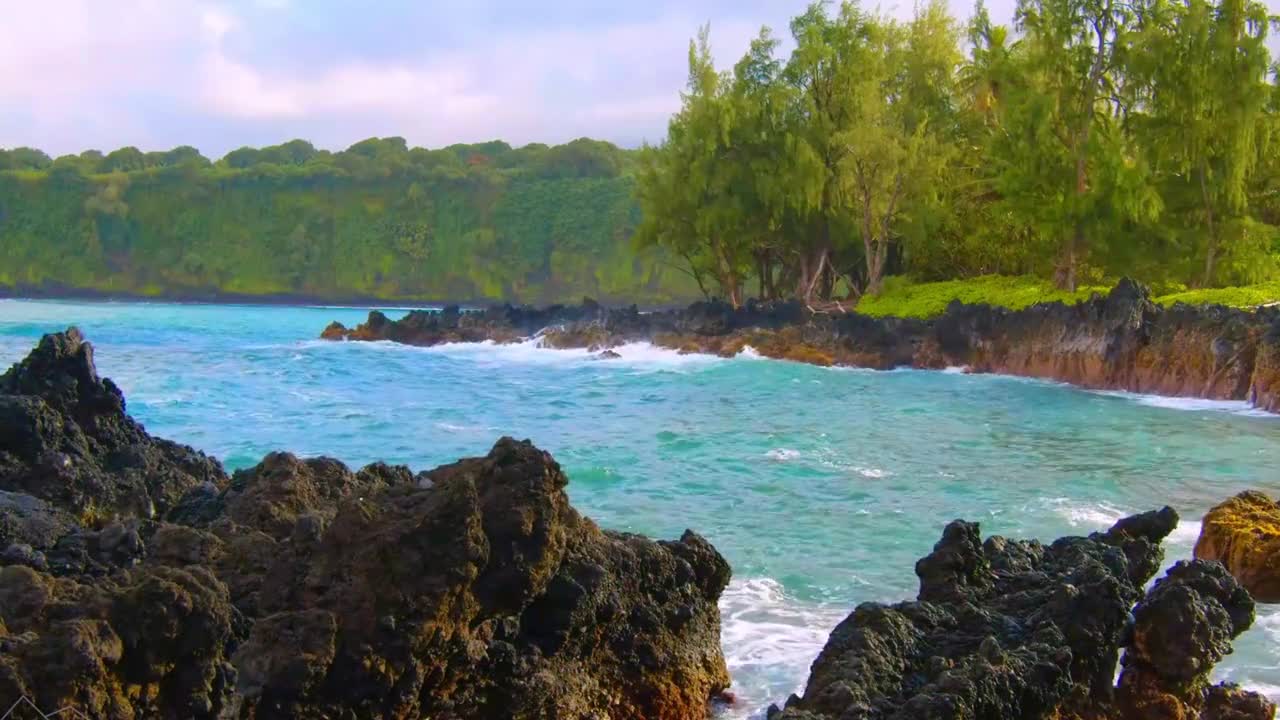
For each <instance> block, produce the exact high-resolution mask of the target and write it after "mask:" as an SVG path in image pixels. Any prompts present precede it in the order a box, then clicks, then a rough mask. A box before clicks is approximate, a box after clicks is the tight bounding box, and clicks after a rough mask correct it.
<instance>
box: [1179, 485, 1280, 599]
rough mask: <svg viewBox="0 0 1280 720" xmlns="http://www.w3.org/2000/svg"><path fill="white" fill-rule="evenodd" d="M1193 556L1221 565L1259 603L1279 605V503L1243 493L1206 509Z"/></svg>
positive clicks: (1260, 495)
mask: <svg viewBox="0 0 1280 720" xmlns="http://www.w3.org/2000/svg"><path fill="white" fill-rule="evenodd" d="M1195 556H1196V557H1198V558H1203V559H1205V560H1217V561H1218V562H1221V563H1222V564H1223V565H1225V566H1226V567H1227V569H1228V570H1230V571H1231V574H1232V575H1234V576H1235V577H1236V579H1237V580H1239V581H1240V584H1241V585H1243V586H1245V588H1246V589H1247V590H1248V591H1249V593H1250V594H1252V595H1253V597H1255V598H1256V599H1257V600H1259V601H1260V602H1266V603H1274V602H1280V503H1277V502H1276V501H1275V500H1272V499H1271V498H1270V497H1267V496H1266V495H1264V494H1262V493H1260V492H1257V491H1254V490H1246V491H1245V492H1242V493H1240V494H1239V495H1237V496H1235V497H1233V498H1230V499H1228V500H1227V501H1225V502H1223V503H1222V504H1220V505H1218V506H1216V507H1214V508H1213V509H1211V510H1209V512H1208V513H1206V514H1205V516H1204V520H1203V522H1201V523H1200V538H1199V539H1198V540H1196V549H1195Z"/></svg>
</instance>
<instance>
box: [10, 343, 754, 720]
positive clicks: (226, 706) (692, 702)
mask: <svg viewBox="0 0 1280 720" xmlns="http://www.w3.org/2000/svg"><path fill="white" fill-rule="evenodd" d="M567 482H568V479H567V478H566V477H565V475H564V473H563V472H562V471H561V469H560V467H559V465H557V464H556V462H555V461H554V460H553V459H552V458H551V456H550V455H548V454H547V453H545V452H543V451H541V450H538V449H537V448H535V447H534V446H533V445H531V444H530V443H529V442H527V441H524V442H517V441H515V440H512V439H509V438H504V439H501V440H499V441H498V442H497V444H496V445H494V447H493V449H492V450H491V451H490V452H489V454H488V455H487V456H485V457H480V458H470V459H465V460H461V461H458V462H456V463H454V464H451V465H446V466H443V467H439V468H436V469H434V470H429V471H426V472H421V473H417V474H414V473H412V472H410V471H409V470H408V469H407V468H405V467H399V466H389V465H385V464H381V463H377V464H373V465H370V466H368V467H365V468H363V469H361V470H358V471H354V472H353V471H352V470H350V469H348V468H347V467H346V466H344V465H343V464H342V463H340V462H338V461H336V460H332V459H328V458H316V459H307V460H303V459H299V458H297V457H294V456H293V455H290V454H288V453H273V454H271V455H268V456H267V457H266V458H264V459H263V460H262V462H261V463H259V464H258V465H257V466H255V467H253V468H250V469H247V470H242V471H239V472H236V473H235V474H234V475H233V476H231V477H227V475H226V474H225V473H224V471H223V470H222V467H221V465H220V464H219V463H218V462H217V461H216V460H213V459H211V458H209V457H207V456H205V455H203V454H201V453H199V452H196V451H194V450H192V449H190V448H186V447H183V446H180V445H177V444H175V443H171V442H168V441H165V440H160V439H156V438H152V437H151V436H149V435H148V434H147V433H146V432H145V430H144V429H143V428H142V426H141V425H139V424H138V423H136V422H134V421H133V420H132V419H130V418H129V417H128V416H127V415H126V414H125V405H124V398H123V396H122V395H121V393H120V391H119V390H118V389H117V388H116V387H115V385H113V384H112V383H111V381H110V380H106V379H102V378H99V377H98V375H97V372H96V370H95V368H94V364H93V352H92V347H91V346H90V345H89V344H88V343H87V342H85V341H84V339H83V338H82V337H81V336H80V334H79V332H77V331H76V330H74V329H72V330H69V331H67V332H66V333H60V334H57V335H49V336H46V337H45V338H44V339H43V340H41V341H40V344H39V346H38V347H37V348H36V349H35V351H34V352H33V353H32V354H31V356H30V357H28V358H27V359H26V360H24V361H23V362H21V363H19V364H18V365H16V366H14V368H13V369H11V370H10V371H9V372H8V373H6V374H5V375H3V376H0V550H2V551H3V552H0V711H3V710H7V709H9V708H10V707H12V706H14V704H15V703H17V702H19V700H20V699H21V698H27V699H28V700H30V701H31V703H32V704H33V706H25V705H24V706H22V708H23V709H20V710H19V711H18V714H16V715H15V716H14V717H15V718H18V717H25V716H24V715H22V714H21V713H22V712H26V711H27V710H30V711H31V713H34V712H35V710H34V708H39V709H41V710H43V711H45V712H54V711H56V710H60V709H63V708H72V709H74V710H75V711H78V712H80V713H82V714H83V715H86V716H88V717H94V718H236V717H238V718H257V719H267V718H354V717H362V718H363V717H381V718H412V717H432V718H482V717H508V718H590V717H598V718H604V717H609V718H614V719H626V718H635V719H639V718H659V719H667V720H684V719H692V718H705V717H706V715H707V708H708V702H709V700H711V699H712V698H714V697H715V696H717V694H718V693H720V692H721V691H722V690H723V689H724V688H725V687H726V686H727V685H728V684H729V677H728V672H727V670H726V667H725V662H724V657H723V655H722V653H721V649H720V615H719V610H718V608H717V600H718V598H719V596H720V594H721V592H722V591H723V590H724V588H725V586H726V584H727V583H728V581H729V566H728V564H727V563H726V562H725V560H724V559H723V558H722V557H721V556H720V555H719V553H717V552H716V550H715V549H714V548H713V547H712V546H711V545H710V544H709V543H707V541H706V540H704V539H702V538H701V537H699V536H698V535H697V534H695V533H693V532H691V531H690V532H686V533H685V534H684V536H683V537H681V538H680V539H678V540H675V541H669V542H653V541H651V540H648V539H645V538H642V537H639V536H636V535H630V534H626V533H617V532H611V531H608V530H602V529H600V528H598V527H597V526H596V525H595V524H594V523H593V522H592V521H591V520H590V519H588V518H585V517H583V516H581V515H580V514H578V513H577V512H576V511H575V510H574V509H573V508H572V507H571V506H570V504H569V501H568V498H567V496H566V495H565V491H564V490H565V486H566V484H567ZM31 716H32V717H34V716H35V715H31Z"/></svg>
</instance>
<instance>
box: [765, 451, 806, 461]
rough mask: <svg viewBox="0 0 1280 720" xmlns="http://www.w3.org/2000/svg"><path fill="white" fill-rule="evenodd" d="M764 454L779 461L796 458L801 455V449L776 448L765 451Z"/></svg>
mask: <svg viewBox="0 0 1280 720" xmlns="http://www.w3.org/2000/svg"><path fill="white" fill-rule="evenodd" d="M764 456H765V457H767V458H769V459H770V460H777V461H778V462H786V461H788V460H795V459H796V458H798V457H800V451H799V450H792V449H791V448H774V449H772V450H770V451H769V452H767V453H765V454H764Z"/></svg>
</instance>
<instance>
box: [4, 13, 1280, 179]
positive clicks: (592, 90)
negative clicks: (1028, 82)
mask: <svg viewBox="0 0 1280 720" xmlns="http://www.w3.org/2000/svg"><path fill="white" fill-rule="evenodd" d="M896 1H897V3H898V4H897V5H894V4H890V3H891V2H894V0H886V2H884V3H882V5H881V7H882V8H883V9H884V10H885V11H886V12H889V13H891V14H894V15H897V16H900V17H906V16H907V15H909V13H910V10H911V0H896ZM949 2H950V4H951V6H952V11H953V12H954V13H955V14H956V15H957V17H961V18H967V17H968V15H969V14H970V12H971V11H972V0H949ZM1274 3H1280V0H1274V2H1273V4H1274ZM805 4H806V0H647V1H634V2H624V1H621V0H619V1H617V2H610V1H603V2H602V1H600V0H505V1H504V0H451V1H449V2H441V1H439V0H416V1H415V0H371V1H370V2H349V1H348V0H223V1H212V0H210V1H194V0H192V1H188V0H108V1H103V0H0V18H2V20H0V147H16V146H22V145H29V146H33V147H38V148H41V149H43V150H45V151H46V152H48V153H49V154H50V155H53V156H57V155H61V154H65V153H73V152H80V151H82V150H85V149H98V150H103V151H110V150H112V149H115V148H117V147H122V146H125V145H134V146H137V147H139V148H141V149H143V150H164V149H169V148H172V147H174V146H177V145H194V146H196V147H197V148H199V149H200V150H201V151H202V152H203V153H204V154H205V155H207V156H209V157H213V158H217V157H220V156H222V155H223V154H225V153H226V152H227V151H229V150H232V149H234V148H237V147H240V146H243V145H250V146H261V145H270V144H275V143H279V142H283V141H286V140H289V139H292V138H304V139H307V140H310V141H312V142H314V143H315V144H316V145H317V146H318V147H322V148H327V149H331V150H337V149H342V148H345V147H347V146H349V145H351V144H352V143H354V142H356V141H358V140H361V139H364V138H367V137H371V136H390V135H399V136H402V137H404V138H406V139H407V140H408V142H409V144H410V145H421V146H426V147H440V146H444V145H449V144H452V143H456V142H482V141H486V140H492V139H502V140H506V141H508V142H510V143H511V144H513V145H522V144H525V143H528V142H546V143H559V142H565V141H568V140H571V139H573V138H576V137H582V136H589V137H594V138H600V139H604V140H610V141H613V142H615V143H618V144H620V145H624V146H634V145H638V144H639V143H640V142H641V141H644V140H659V139H661V137H662V136H663V135H664V134H665V131H666V123H667V119H668V117H669V116H670V114H671V113H672V112H673V111H674V110H676V109H677V108H678V106H679V102H680V96H679V93H680V90H681V88H682V87H683V86H684V84H685V80H686V57H687V56H686V52H687V49H688V43H689V39H690V38H691V37H692V36H693V35H694V34H695V33H696V32H697V29H698V27H699V26H700V25H702V24H703V23H710V26H711V41H712V47H713V49H714V51H715V53H716V57H717V61H718V62H719V63H721V64H722V65H724V66H726V67H727V66H730V65H731V64H732V63H733V62H734V61H735V60H736V59H737V58H738V57H739V56H740V55H741V54H742V53H743V52H744V51H745V50H746V48H747V44H748V43H749V41H750V39H751V38H752V37H754V36H755V34H756V33H757V32H758V31H759V29H760V27H761V26H762V25H768V26H770V27H772V28H773V29H774V30H775V32H776V33H778V34H785V33H786V28H787V21H788V19H789V18H790V17H791V16H793V15H795V14H797V13H799V12H801V11H802V10H803V9H804V5H805ZM987 6H988V8H989V10H990V12H991V14H992V17H993V19H995V20H997V21H1001V22H1007V21H1008V19H1009V17H1010V16H1011V13H1012V6H1013V0H988V2H987Z"/></svg>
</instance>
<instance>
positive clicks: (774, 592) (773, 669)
mask: <svg viewBox="0 0 1280 720" xmlns="http://www.w3.org/2000/svg"><path fill="white" fill-rule="evenodd" d="M848 612H849V608H839V607H833V606H825V605H818V604H815V603H804V602H801V601H798V600H796V599H795V598H792V597H790V596H788V595H787V593H786V592H785V591H784V590H783V588H782V586H781V585H780V584H779V583H778V582H777V581H775V580H772V579H769V578H747V579H745V580H734V581H733V582H731V583H729V587H728V588H726V589H725V591H724V594H723V595H721V596H720V615H721V631H720V641H721V645H722V646H723V648H724V656H725V662H726V663H727V664H728V666H729V675H730V677H732V678H733V683H734V684H733V686H732V687H730V688H729V689H730V690H731V691H732V692H733V693H734V694H735V695H736V696H737V702H736V703H735V704H734V705H733V707H731V708H729V709H728V710H726V712H725V713H724V714H722V715H720V717H721V718H725V719H727V718H735V719H740V718H749V717H751V718H754V717H762V715H763V711H764V710H765V709H766V708H767V707H768V706H769V705H770V704H771V703H775V702H776V703H781V702H782V701H783V700H785V699H786V697H787V695H789V694H791V693H793V692H800V691H801V690H803V688H804V683H805V680H806V679H807V678H808V675H809V665H810V664H811V663H812V662H813V660H814V658H816V657H818V653H819V652H820V651H821V650H822V646H823V645H825V644H826V642H827V637H828V636H829V635H830V634H831V629H832V628H834V627H835V626H836V624H838V623H839V622H840V621H841V620H843V619H844V618H845V616H846V615H847V614H848Z"/></svg>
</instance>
